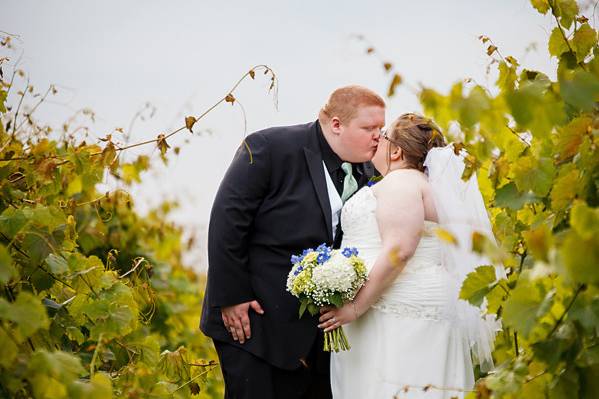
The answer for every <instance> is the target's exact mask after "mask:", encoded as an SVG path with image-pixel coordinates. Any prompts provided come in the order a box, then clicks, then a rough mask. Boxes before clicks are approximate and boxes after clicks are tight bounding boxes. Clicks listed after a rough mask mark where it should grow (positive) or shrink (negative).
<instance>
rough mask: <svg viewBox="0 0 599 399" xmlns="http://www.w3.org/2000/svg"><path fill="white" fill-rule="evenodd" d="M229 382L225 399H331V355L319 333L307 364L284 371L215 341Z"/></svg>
mask: <svg viewBox="0 0 599 399" xmlns="http://www.w3.org/2000/svg"><path fill="white" fill-rule="evenodd" d="M214 347H215V348H216V352H217V353H218V357H219V360H220V366H221V370H222V373H223V377H224V380H225V399H331V398H332V394H331V385H330V378H329V358H330V356H329V354H328V353H325V352H323V350H322V348H323V339H322V333H319V334H318V338H317V339H316V341H315V343H314V345H313V346H312V349H311V350H310V354H309V355H308V357H307V358H306V359H305V362H303V363H304V365H303V366H302V367H299V368H298V369H296V370H284V369H280V368H278V367H275V366H273V365H271V364H269V363H267V362H266V361H265V360H263V359H261V358H259V357H257V356H254V355H253V354H251V353H249V352H246V351H245V350H243V349H241V348H239V347H238V346H235V345H231V344H228V343H225V342H221V341H217V340H214Z"/></svg>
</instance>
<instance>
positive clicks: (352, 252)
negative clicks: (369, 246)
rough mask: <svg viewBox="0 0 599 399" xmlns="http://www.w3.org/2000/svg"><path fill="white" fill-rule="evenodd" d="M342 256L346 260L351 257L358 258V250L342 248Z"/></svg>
mask: <svg viewBox="0 0 599 399" xmlns="http://www.w3.org/2000/svg"><path fill="white" fill-rule="evenodd" d="M341 253H342V254H343V256H345V257H346V258H350V257H352V256H358V249H357V248H355V247H351V248H350V247H348V248H343V251H342V252H341Z"/></svg>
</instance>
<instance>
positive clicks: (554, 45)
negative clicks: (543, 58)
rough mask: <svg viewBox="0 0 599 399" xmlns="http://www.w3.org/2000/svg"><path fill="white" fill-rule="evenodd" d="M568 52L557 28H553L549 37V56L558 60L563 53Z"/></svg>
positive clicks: (566, 44) (564, 40)
mask: <svg viewBox="0 0 599 399" xmlns="http://www.w3.org/2000/svg"><path fill="white" fill-rule="evenodd" d="M567 51H570V49H569V48H568V43H567V42H566V39H564V36H563V35H562V32H561V30H560V29H559V28H558V27H555V28H553V30H552V31H551V36H549V54H551V55H552V56H554V57H557V58H559V57H560V56H561V55H562V54H563V53H565V52H567Z"/></svg>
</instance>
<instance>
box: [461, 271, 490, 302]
mask: <svg viewBox="0 0 599 399" xmlns="http://www.w3.org/2000/svg"><path fill="white" fill-rule="evenodd" d="M496 282H497V277H496V276H495V267H494V266H479V267H477V268H476V269H475V270H474V271H473V272H471V273H468V275H467V276H466V278H465V279H464V282H463V283H462V288H461V290H460V299H464V300H466V301H468V302H470V303H471V304H473V305H474V306H480V305H481V304H482V303H483V299H484V298H485V296H486V295H487V294H488V293H489V292H490V291H491V290H492V289H493V288H494V287H495V284H496Z"/></svg>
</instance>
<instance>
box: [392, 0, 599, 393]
mask: <svg viewBox="0 0 599 399" xmlns="http://www.w3.org/2000/svg"><path fill="white" fill-rule="evenodd" d="M531 5H532V7H534V9H536V11H538V12H540V13H541V14H546V15H548V16H550V17H551V18H552V20H553V24H554V27H553V30H552V31H551V33H550V36H549V37H548V42H547V46H548V50H549V53H550V55H551V57H554V59H555V60H556V61H557V70H556V71H555V77H554V78H553V79H552V78H551V77H550V76H548V75H547V74H545V73H542V72H540V71H535V70H531V69H527V68H526V66H523V65H520V63H519V62H518V60H517V59H516V58H514V57H513V56H510V55H508V54H503V53H502V52H501V45H500V44H498V43H493V41H492V40H491V38H489V37H486V36H481V37H480V40H481V42H482V43H484V45H485V47H486V51H487V54H488V55H489V56H490V57H491V60H492V61H491V66H493V67H496V68H497V72H498V78H497V81H496V83H495V87H493V88H491V89H489V88H486V87H484V86H482V85H479V84H476V83H475V82H471V81H468V80H466V81H464V82H458V83H456V84H455V85H454V86H453V87H452V88H451V90H450V91H449V93H447V94H441V93H439V92H437V91H435V90H433V89H429V88H423V89H422V90H421V91H420V93H419V96H420V102H421V104H422V106H423V109H424V110H425V113H426V114H427V115H429V116H431V117H432V118H434V119H435V120H436V121H437V122H438V123H439V124H440V125H441V126H442V128H443V129H444V130H445V131H447V132H450V136H452V139H453V140H454V141H456V142H458V143H459V146H463V147H464V148H465V149H466V150H467V151H468V153H469V156H468V158H467V168H466V170H465V176H464V178H467V177H468V176H470V175H471V173H472V172H474V171H476V172H477V177H478V181H479V185H480V187H481V191H482V192H483V197H484V199H485V202H486V203H487V206H488V208H489V210H490V213H491V216H492V222H493V226H494V232H495V235H496V238H497V241H498V243H499V244H498V246H495V245H494V244H493V243H491V242H489V241H487V240H485V239H484V238H482V237H479V236H475V237H473V249H474V250H475V251H480V252H483V253H486V254H487V255H489V256H490V257H491V259H493V260H494V261H495V263H499V262H501V263H503V264H504V265H505V267H506V268H507V271H508V279H507V280H496V278H495V274H494V273H492V272H491V273H490V272H489V270H492V269H490V268H489V267H484V266H483V267H480V268H478V269H477V271H476V272H474V273H472V274H470V275H469V276H468V278H467V280H466V281H465V282H464V285H463V286H462V292H461V296H462V298H464V299H467V300H469V301H471V302H472V303H475V304H481V303H482V302H483V301H485V303H486V304H487V308H488V312H490V313H497V314H498V315H500V317H501V318H502V321H503V326H504V330H503V332H502V333H500V334H499V336H498V339H497V342H496V350H495V353H494V357H495V359H496V370H494V371H493V372H492V373H490V374H488V375H482V376H481V377H482V378H480V379H479V381H478V384H477V388H476V391H477V392H476V393H471V394H470V396H471V397H481V398H488V397H493V398H564V399H565V398H568V399H574V398H591V397H597V395H599V345H598V344H599V340H598V337H597V334H598V332H599V208H598V206H599V150H598V146H599V103H598V101H599V45H598V43H597V31H596V30H595V29H594V28H593V27H592V26H591V24H590V22H591V21H590V20H589V19H587V17H585V16H584V15H582V13H581V11H580V9H579V5H578V4H577V3H576V2H575V1H574V0H532V1H531ZM592 11H593V8H592V7H591V9H590V12H592ZM391 84H393V82H392V83H391ZM483 298H485V299H483Z"/></svg>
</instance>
